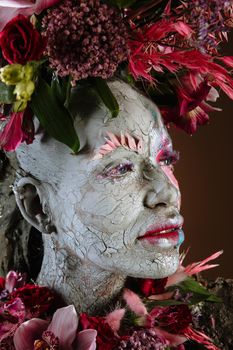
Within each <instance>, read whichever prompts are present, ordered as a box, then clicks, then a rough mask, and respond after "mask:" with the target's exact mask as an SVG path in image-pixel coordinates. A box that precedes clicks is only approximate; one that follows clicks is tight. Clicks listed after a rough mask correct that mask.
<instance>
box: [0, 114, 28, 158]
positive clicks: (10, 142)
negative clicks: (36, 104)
mask: <svg viewBox="0 0 233 350" xmlns="http://www.w3.org/2000/svg"><path fill="white" fill-rule="evenodd" d="M32 117H33V115H32V112H31V111H30V109H26V110H25V111H24V112H17V113H16V112H12V113H11V114H10V118H9V120H8V122H6V121H7V118H6V117H5V116H0V122H1V123H6V125H5V127H4V128H3V131H1V132H0V148H2V149H4V150H5V151H8V152H10V151H14V150H15V149H16V148H17V147H18V146H19V145H20V144H21V143H22V142H23V141H25V142H26V143H27V144H29V143H32V141H33V139H34V124H33V120H32ZM1 123H0V124H1ZM0 126H1V125H0ZM0 130H1V128H0Z"/></svg>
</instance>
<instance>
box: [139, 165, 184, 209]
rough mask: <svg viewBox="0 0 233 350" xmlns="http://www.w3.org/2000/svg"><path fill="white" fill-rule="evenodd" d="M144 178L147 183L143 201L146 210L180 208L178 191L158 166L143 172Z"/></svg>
mask: <svg viewBox="0 0 233 350" xmlns="http://www.w3.org/2000/svg"><path fill="white" fill-rule="evenodd" d="M144 178H145V179H146V180H147V181H148V183H149V186H148V191H147V193H146V196H145V199H144V206H145V207H147V208H151V209H154V208H158V207H162V206H163V207H170V206H172V207H175V208H178V209H179V208H180V191H179V189H178V188H176V187H175V186H174V185H173V184H172V183H171V181H170V180H169V178H168V177H167V175H166V174H165V173H164V172H163V170H162V169H161V168H160V167H159V166H158V167H154V168H153V170H152V169H150V171H149V172H146V171H144Z"/></svg>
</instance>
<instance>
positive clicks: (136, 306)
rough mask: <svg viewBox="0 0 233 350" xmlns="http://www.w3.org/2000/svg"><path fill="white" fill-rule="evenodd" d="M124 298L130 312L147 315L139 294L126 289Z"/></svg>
mask: <svg viewBox="0 0 233 350" xmlns="http://www.w3.org/2000/svg"><path fill="white" fill-rule="evenodd" d="M123 298H124V299H125V301H126V303H127V305H128V307H129V308H130V310H132V311H133V312H135V314H136V315H139V316H144V315H147V310H146V307H145V305H144V304H143V302H142V301H141V299H140V298H139V296H138V295H137V294H135V293H134V292H132V291H131V290H129V289H125V291H124V294H123Z"/></svg>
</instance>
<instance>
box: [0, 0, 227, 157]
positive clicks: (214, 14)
mask: <svg viewBox="0 0 233 350" xmlns="http://www.w3.org/2000/svg"><path fill="white" fill-rule="evenodd" d="M232 18H233V2H232V1H225V0H224V1H223V0H211V1H201V0H198V1H188V0H183V1H180V0H169V1H168V0H153V1H151V0H144V1H141V0H103V1H100V0H36V1H31V0H18V1H17V0H1V1H0V30H1V32H0V59H1V61H0V62H1V68H0V104H1V110H0V113H1V114H0V148H2V149H4V150H6V151H11V150H15V149H16V148H17V146H18V145H19V144H20V143H21V142H23V141H25V142H27V143H31V142H32V141H33V138H34V127H33V122H32V118H33V117H32V116H33V115H35V116H36V117H37V118H38V119H39V121H40V123H41V125H42V127H44V129H45V130H46V131H47V132H48V134H50V135H51V136H53V137H54V138H56V139H58V140H59V141H61V142H63V143H64V144H66V145H68V146H69V147H70V148H71V149H72V150H73V151H74V152H78V150H79V139H78V136H77V134H76V131H75V129H74V126H73V118H72V115H71V113H70V112H69V108H68V106H69V97H70V92H71V89H72V87H73V86H74V85H85V84H86V85H87V86H89V87H90V86H91V88H93V89H95V91H96V93H97V94H99V96H100V98H101V99H102V100H103V102H104V103H105V105H106V107H107V108H108V109H109V110H110V112H111V115H112V117H116V116H117V114H118V112H119V106H118V103H117V100H116V98H115V97H114V95H113V94H112V92H111V91H110V89H109V87H108V85H107V83H106V80H107V79H109V78H112V77H114V76H118V77H120V78H121V79H125V80H126V81H127V82H128V83H129V84H132V85H135V86H136V87H137V88H139V89H141V90H144V92H145V93H146V94H147V96H149V97H150V98H151V99H152V100H153V101H154V102H155V103H157V105H158V106H159V107H160V110H161V112H162V115H163V117H164V120H165V123H166V124H168V125H169V124H171V123H174V124H175V125H177V126H178V127H180V128H182V129H184V130H185V131H187V132H188V133H190V134H192V133H194V132H195V131H196V129H197V126H199V125H202V124H205V123H206V122H208V120H209V116H208V112H210V111H212V110H216V109H217V108H216V107H213V106H211V105H209V103H208V101H216V98H217V97H218V92H217V90H216V89H217V88H220V89H221V90H223V91H224V92H225V93H226V94H227V95H228V96H229V97H230V98H233V79H232V77H231V71H230V70H231V68H232V67H233V58H232V57H227V56H222V55H221V54H220V51H219V44H220V43H221V42H222V41H226V40H227V33H228V32H229V30H230V28H231V27H232V26H233V24H232V22H233V21H232Z"/></svg>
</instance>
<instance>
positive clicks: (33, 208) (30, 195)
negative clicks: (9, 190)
mask: <svg viewBox="0 0 233 350" xmlns="http://www.w3.org/2000/svg"><path fill="white" fill-rule="evenodd" d="M46 186H47V185H46ZM14 193H15V198H16V203H17V205H18V207H19V210H20V211H21V214H22V216H23V217H24V219H25V220H26V221H28V222H29V224H31V225H32V226H34V227H35V228H36V229H37V230H38V231H40V232H42V233H48V234H49V233H52V232H56V228H55V227H54V225H53V223H52V218H51V215H50V210H49V207H48V203H47V200H46V199H47V198H48V189H47V190H46V188H45V187H44V185H42V184H41V183H40V182H39V181H38V180H35V179H34V178H32V177H30V176H28V177H23V178H21V179H20V180H18V181H17V183H16V184H15V186H14Z"/></svg>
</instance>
